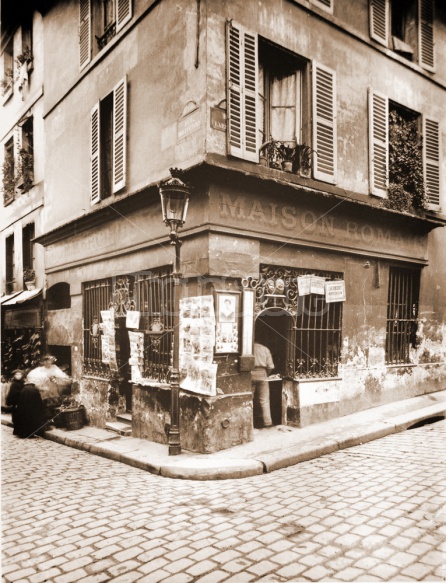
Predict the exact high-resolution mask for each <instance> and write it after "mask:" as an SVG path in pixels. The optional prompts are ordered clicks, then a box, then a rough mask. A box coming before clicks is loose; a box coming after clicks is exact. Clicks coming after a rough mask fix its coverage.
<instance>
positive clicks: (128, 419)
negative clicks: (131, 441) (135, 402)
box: [116, 413, 132, 425]
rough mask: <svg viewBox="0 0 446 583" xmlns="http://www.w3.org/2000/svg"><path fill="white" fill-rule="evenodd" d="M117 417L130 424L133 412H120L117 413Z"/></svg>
mask: <svg viewBox="0 0 446 583" xmlns="http://www.w3.org/2000/svg"><path fill="white" fill-rule="evenodd" d="M116 419H117V420H118V421H121V422H122V423H130V425H131V424H132V414H131V413H118V415H116Z"/></svg>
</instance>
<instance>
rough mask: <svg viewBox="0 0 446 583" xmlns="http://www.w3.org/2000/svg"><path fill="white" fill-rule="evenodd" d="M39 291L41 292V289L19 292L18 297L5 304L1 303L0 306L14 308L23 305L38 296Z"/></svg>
mask: <svg viewBox="0 0 446 583" xmlns="http://www.w3.org/2000/svg"><path fill="white" fill-rule="evenodd" d="M41 291H42V289H41V288H37V289H30V290H26V291H22V292H19V293H18V295H16V296H14V297H13V298H11V299H10V300H8V301H6V302H2V305H3V306H14V305H15V304H23V303H25V302H27V301H28V300H32V299H33V298H35V297H36V296H38V295H39V294H40V293H41Z"/></svg>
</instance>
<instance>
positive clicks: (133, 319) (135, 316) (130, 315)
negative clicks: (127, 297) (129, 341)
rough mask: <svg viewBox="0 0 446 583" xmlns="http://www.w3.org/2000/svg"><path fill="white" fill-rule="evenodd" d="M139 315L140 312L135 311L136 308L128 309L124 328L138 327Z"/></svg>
mask: <svg viewBox="0 0 446 583" xmlns="http://www.w3.org/2000/svg"><path fill="white" fill-rule="evenodd" d="M140 316H141V312H137V311H136V310H131V311H128V312H127V316H126V318H125V325H126V328H139V319H140Z"/></svg>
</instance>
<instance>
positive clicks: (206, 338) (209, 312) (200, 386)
mask: <svg viewBox="0 0 446 583" xmlns="http://www.w3.org/2000/svg"><path fill="white" fill-rule="evenodd" d="M179 336H180V387H181V388H182V389H186V390H188V391H192V392H194V393H199V394H202V395H209V396H215V395H216V394H217V365H216V364H214V363H213V359H214V346H215V313H214V298H213V296H211V295H209V296H194V297H189V298H184V299H181V300H180V334H179Z"/></svg>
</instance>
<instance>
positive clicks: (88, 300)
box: [84, 279, 112, 377]
mask: <svg viewBox="0 0 446 583" xmlns="http://www.w3.org/2000/svg"><path fill="white" fill-rule="evenodd" d="M111 300H112V280H111V279H102V280H98V281H94V282H90V283H86V284H84V371H85V372H86V373H87V374H94V375H99V376H105V377H108V376H110V368H109V366H108V365H107V364H104V363H103V362H102V352H101V339H100V334H99V328H98V326H99V323H100V322H101V310H108V309H109V308H110V303H111Z"/></svg>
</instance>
